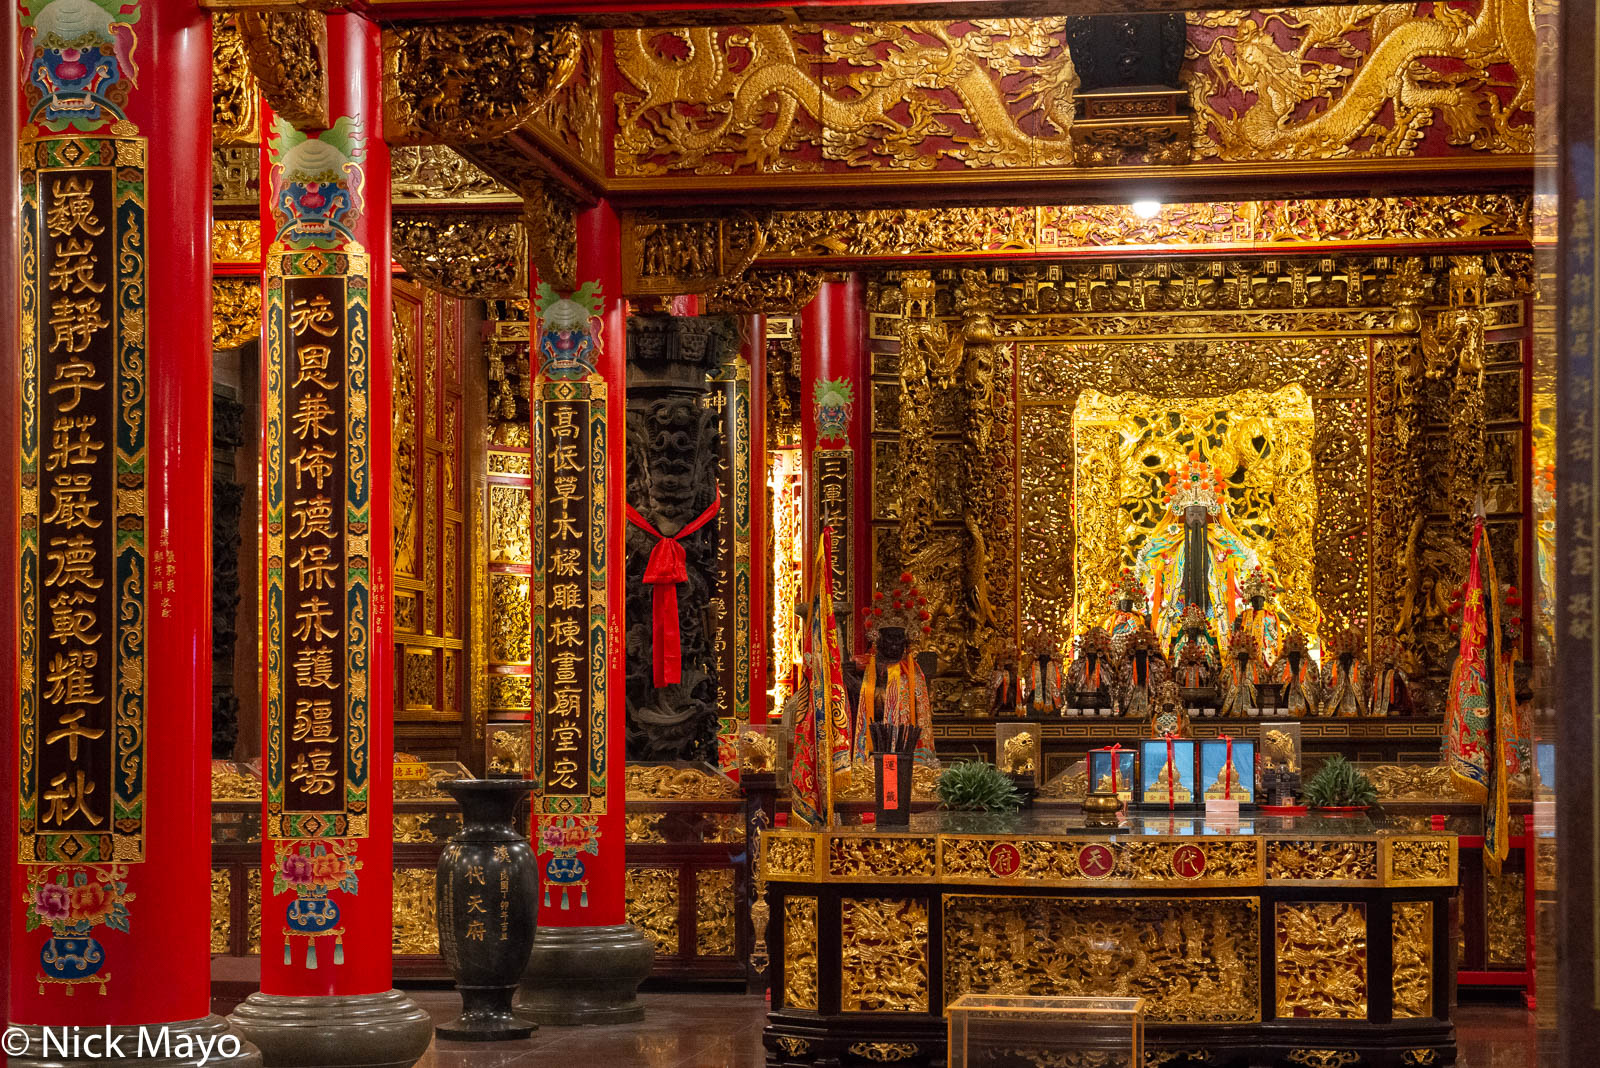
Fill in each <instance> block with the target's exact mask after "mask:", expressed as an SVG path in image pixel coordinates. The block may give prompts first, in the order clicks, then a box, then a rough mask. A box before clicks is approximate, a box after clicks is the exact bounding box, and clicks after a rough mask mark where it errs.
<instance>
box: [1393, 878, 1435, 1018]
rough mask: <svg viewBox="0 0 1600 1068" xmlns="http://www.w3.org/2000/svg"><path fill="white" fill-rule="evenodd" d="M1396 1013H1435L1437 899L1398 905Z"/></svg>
mask: <svg viewBox="0 0 1600 1068" xmlns="http://www.w3.org/2000/svg"><path fill="white" fill-rule="evenodd" d="M1393 927H1394V934H1393V938H1394V958H1393V959H1394V1015H1395V1018H1396V1019H1413V1018H1416V1017H1419V1016H1432V1015H1433V902H1431V901H1402V902H1396V904H1395V906H1394V920H1393Z"/></svg>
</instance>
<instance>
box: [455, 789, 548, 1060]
mask: <svg viewBox="0 0 1600 1068" xmlns="http://www.w3.org/2000/svg"><path fill="white" fill-rule="evenodd" d="M440 786H441V787H443V788H444V789H445V790H446V791H448V792H449V794H450V796H452V797H454V798H455V799H456V803H457V804H459V805H460V806H461V817H462V820H461V821H462V827H461V831H460V832H459V833H458V834H455V835H453V836H451V838H450V841H449V842H448V843H447V844H446V845H445V847H444V851H443V852H442V853H441V854H440V855H439V874H438V884H437V892H438V896H437V898H436V901H437V907H438V921H439V951H440V953H441V954H443V956H444V959H445V963H446V964H448V965H449V966H450V971H451V972H452V974H454V976H455V980H456V989H457V990H458V991H460V993H461V1015H460V1016H459V1017H457V1018H456V1019H454V1020H452V1021H450V1022H449V1023H447V1024H441V1025H440V1026H439V1027H438V1028H437V1031H438V1034H439V1036H440V1037H441V1038H450V1039H455V1040H457V1041H466V1042H492V1041H499V1040H503V1039H514V1038H526V1037H527V1036H528V1035H530V1034H532V1033H533V1031H534V1029H535V1026H536V1025H534V1024H533V1023H531V1022H529V1021H527V1020H523V1019H520V1018H519V1017H517V1016H514V1015H513V1014H512V1012H511V998H512V995H513V994H515V993H516V990H517V982H518V981H519V980H520V979H521V978H522V971H523V969H524V968H525V967H526V966H527V963H528V955H529V954H530V953H531V952H532V951H533V935H534V929H535V925H536V923H537V920H538V908H539V900H538V892H539V876H538V867H537V866H536V863H535V860H534V855H533V847H532V846H531V845H529V844H528V840H527V839H526V838H524V837H523V836H522V835H520V834H518V833H517V828H516V818H517V809H518V807H519V806H520V805H521V804H522V801H523V799H524V798H526V797H527V796H528V792H529V791H530V790H531V789H532V788H533V786H534V784H533V783H531V782H527V781H525V780H521V779H456V780H452V781H449V782H444V783H440Z"/></svg>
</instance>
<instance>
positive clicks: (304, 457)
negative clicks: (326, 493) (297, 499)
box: [289, 444, 336, 490]
mask: <svg viewBox="0 0 1600 1068" xmlns="http://www.w3.org/2000/svg"><path fill="white" fill-rule="evenodd" d="M335 455H336V454H335V453H332V452H330V451H328V450H327V449H326V448H324V447H323V446H322V445H321V444H316V445H312V446H311V447H310V448H306V449H301V450H300V455H298V456H296V457H294V458H293V459H292V460H290V461H289V463H290V464H291V465H293V467H294V488H295V489H296V490H300V489H303V488H304V486H305V479H306V476H307V475H309V476H311V478H312V479H314V480H315V481H316V484H317V489H319V490H320V489H322V484H323V483H324V482H326V481H327V480H328V478H329V476H331V475H332V474H333V465H332V464H330V463H329V462H328V461H329V460H331V459H333V458H334V456H335Z"/></svg>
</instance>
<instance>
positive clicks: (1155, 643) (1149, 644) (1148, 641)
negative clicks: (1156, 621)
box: [1119, 627, 1166, 660]
mask: <svg viewBox="0 0 1600 1068" xmlns="http://www.w3.org/2000/svg"><path fill="white" fill-rule="evenodd" d="M1119 644H1120V645H1121V646H1122V648H1121V649H1120V650H1119V653H1120V655H1122V656H1130V657H1131V656H1132V655H1133V654H1135V653H1137V652H1141V651H1143V652H1146V653H1149V654H1150V655H1151V656H1154V657H1160V658H1161V659H1163V660H1164V659H1166V658H1165V657H1163V656H1162V655H1161V639H1160V638H1158V637H1156V632H1155V631H1153V630H1151V629H1150V628H1149V627H1140V628H1139V629H1138V630H1135V631H1132V632H1131V633H1128V634H1125V635H1123V636H1122V638H1121V639H1120V640H1119Z"/></svg>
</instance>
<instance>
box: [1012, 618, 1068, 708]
mask: <svg viewBox="0 0 1600 1068" xmlns="http://www.w3.org/2000/svg"><path fill="white" fill-rule="evenodd" d="M1027 648H1028V659H1027V661H1026V667H1025V670H1024V674H1023V680H1022V706H1023V708H1024V709H1026V710H1027V712H1028V714H1029V715H1034V716H1050V715H1060V714H1061V710H1062V708H1063V707H1064V706H1065V704H1066V699H1065V697H1066V695H1065V687H1064V686H1063V685H1062V681H1061V658H1060V657H1059V656H1057V655H1056V639H1055V636H1054V635H1052V634H1050V633H1049V632H1048V631H1044V630H1040V629H1035V630H1034V631H1033V633H1031V634H1029V635H1028V637H1027Z"/></svg>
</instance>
